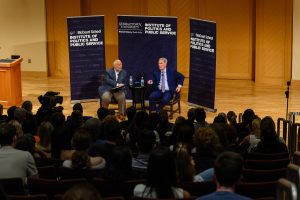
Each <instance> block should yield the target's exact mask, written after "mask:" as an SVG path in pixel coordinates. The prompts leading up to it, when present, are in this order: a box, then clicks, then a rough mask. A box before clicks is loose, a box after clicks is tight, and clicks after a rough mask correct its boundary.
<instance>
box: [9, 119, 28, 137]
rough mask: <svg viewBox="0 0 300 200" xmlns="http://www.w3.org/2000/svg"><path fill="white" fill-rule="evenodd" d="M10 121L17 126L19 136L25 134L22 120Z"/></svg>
mask: <svg viewBox="0 0 300 200" xmlns="http://www.w3.org/2000/svg"><path fill="white" fill-rule="evenodd" d="M8 123H9V124H11V125H13V126H14V127H15V128H16V134H17V137H22V136H23V135H24V133H23V130H22V124H20V122H18V121H17V120H10V121H9V122H8Z"/></svg>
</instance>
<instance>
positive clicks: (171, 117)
mask: <svg viewBox="0 0 300 200" xmlns="http://www.w3.org/2000/svg"><path fill="white" fill-rule="evenodd" d="M170 119H173V104H171V105H170Z"/></svg>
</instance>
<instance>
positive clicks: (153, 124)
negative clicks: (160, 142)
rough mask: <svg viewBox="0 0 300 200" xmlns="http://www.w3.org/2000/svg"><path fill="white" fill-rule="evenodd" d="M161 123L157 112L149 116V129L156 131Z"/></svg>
mask: <svg viewBox="0 0 300 200" xmlns="http://www.w3.org/2000/svg"><path fill="white" fill-rule="evenodd" d="M158 123H159V115H158V113H157V112H152V113H150V114H149V129H150V130H156V129H157V125H158Z"/></svg>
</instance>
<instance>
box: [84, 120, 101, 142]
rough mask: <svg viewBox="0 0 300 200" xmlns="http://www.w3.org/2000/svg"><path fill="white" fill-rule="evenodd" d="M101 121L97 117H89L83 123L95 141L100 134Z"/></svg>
mask: <svg viewBox="0 0 300 200" xmlns="http://www.w3.org/2000/svg"><path fill="white" fill-rule="evenodd" d="M100 127H101V122H100V120H99V119H97V118H93V117H92V118H89V119H88V120H86V121H85V122H84V124H83V128H84V129H85V130H87V132H88V133H89V134H90V135H91V137H92V140H93V141H95V140H96V138H97V136H98V135H99V132H100Z"/></svg>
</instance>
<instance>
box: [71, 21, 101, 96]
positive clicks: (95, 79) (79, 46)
mask: <svg viewBox="0 0 300 200" xmlns="http://www.w3.org/2000/svg"><path fill="white" fill-rule="evenodd" d="M67 22H68V34H69V60H70V82H71V84H70V85H71V101H77V100H83V101H84V100H91V99H99V95H98V87H99V85H100V77H101V74H103V73H104V72H105V48H104V16H86V17H68V18H67Z"/></svg>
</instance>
